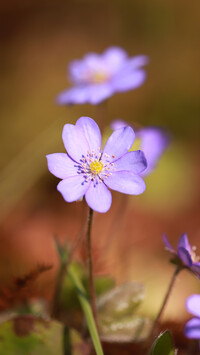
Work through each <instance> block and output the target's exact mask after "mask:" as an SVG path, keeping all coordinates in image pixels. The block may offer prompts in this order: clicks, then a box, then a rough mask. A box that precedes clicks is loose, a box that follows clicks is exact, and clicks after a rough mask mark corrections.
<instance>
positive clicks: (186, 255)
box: [163, 234, 200, 278]
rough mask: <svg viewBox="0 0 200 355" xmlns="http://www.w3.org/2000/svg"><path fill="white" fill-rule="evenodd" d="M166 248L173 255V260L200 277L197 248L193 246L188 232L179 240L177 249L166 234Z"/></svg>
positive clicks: (164, 237) (164, 239)
mask: <svg viewBox="0 0 200 355" xmlns="http://www.w3.org/2000/svg"><path fill="white" fill-rule="evenodd" d="M163 241H164V244H165V246H166V248H167V249H168V250H169V252H170V253H171V254H172V255H173V257H174V258H173V261H174V262H175V263H176V264H178V265H179V266H180V267H182V268H187V269H189V270H190V271H192V272H193V273H194V274H195V275H196V276H197V277H199V278H200V262H198V260H199V258H198V257H197V256H196V254H195V248H192V247H191V245H190V243H189V241H188V237H187V234H183V235H182V236H181V237H180V239H179V242H178V247H177V251H176V250H175V249H174V248H173V247H172V246H171V244H170V243H169V241H168V239H167V237H166V235H164V236H163Z"/></svg>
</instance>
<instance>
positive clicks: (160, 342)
mask: <svg viewBox="0 0 200 355" xmlns="http://www.w3.org/2000/svg"><path fill="white" fill-rule="evenodd" d="M151 355H175V350H174V346H173V339H172V336H171V333H170V332H169V330H166V331H165V332H163V333H161V334H160V335H159V336H158V337H157V339H156V340H155V341H154V343H153V345H152V348H151Z"/></svg>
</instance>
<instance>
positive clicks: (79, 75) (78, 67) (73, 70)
mask: <svg viewBox="0 0 200 355" xmlns="http://www.w3.org/2000/svg"><path fill="white" fill-rule="evenodd" d="M68 71H69V80H70V81H71V82H72V83H74V84H80V83H81V82H83V81H84V79H86V78H85V63H84V62H83V60H73V61H72V62H71V63H70V64H69V69H68Z"/></svg>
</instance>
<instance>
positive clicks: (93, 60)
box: [82, 52, 102, 71]
mask: <svg viewBox="0 0 200 355" xmlns="http://www.w3.org/2000/svg"><path fill="white" fill-rule="evenodd" d="M101 57H102V56H101V54H97V53H92V52H91V53H88V54H86V55H85V56H84V58H83V60H82V62H83V65H84V67H85V68H86V69H87V70H90V71H97V69H98V68H99V67H100V66H101V61H102V59H101Z"/></svg>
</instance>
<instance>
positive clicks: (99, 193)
mask: <svg viewBox="0 0 200 355" xmlns="http://www.w3.org/2000/svg"><path fill="white" fill-rule="evenodd" d="M85 199H86V202H87V204H88V205H89V206H90V208H92V209H93V210H94V211H97V212H100V213H105V212H107V211H108V210H109V209H110V206H111V203H112V195H111V192H110V191H109V190H108V188H107V187H106V186H105V184H104V183H103V182H98V184H94V183H91V184H90V187H89V189H88V190H87V192H86V194H85Z"/></svg>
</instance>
